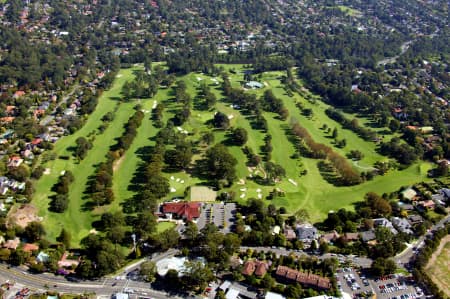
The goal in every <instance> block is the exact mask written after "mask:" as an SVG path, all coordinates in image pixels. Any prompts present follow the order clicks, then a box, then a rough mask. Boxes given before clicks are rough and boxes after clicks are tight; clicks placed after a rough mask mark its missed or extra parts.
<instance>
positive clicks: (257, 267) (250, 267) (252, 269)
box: [241, 260, 269, 277]
mask: <svg viewBox="0 0 450 299" xmlns="http://www.w3.org/2000/svg"><path fill="white" fill-rule="evenodd" d="M268 269H269V264H267V263H266V262H264V261H258V260H252V261H246V262H245V263H244V267H243V268H242V271H241V273H242V274H243V275H247V276H249V275H253V274H255V275H256V276H259V277H263V276H264V275H266V273H267V270H268Z"/></svg>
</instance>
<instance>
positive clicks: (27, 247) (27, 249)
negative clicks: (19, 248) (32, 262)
mask: <svg viewBox="0 0 450 299" xmlns="http://www.w3.org/2000/svg"><path fill="white" fill-rule="evenodd" d="M35 250H39V246H38V245H36V244H31V243H27V244H25V245H23V251H25V252H31V251H35Z"/></svg>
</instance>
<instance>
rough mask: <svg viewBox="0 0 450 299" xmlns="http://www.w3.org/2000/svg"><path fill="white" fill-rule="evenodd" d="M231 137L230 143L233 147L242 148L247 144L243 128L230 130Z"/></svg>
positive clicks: (246, 134) (246, 136)
mask: <svg viewBox="0 0 450 299" xmlns="http://www.w3.org/2000/svg"><path fill="white" fill-rule="evenodd" d="M231 135H232V136H231V139H232V142H233V144H235V145H238V146H243V145H244V144H245V143H246V142H247V139H248V133H247V130H245V129H244V128H241V127H239V128H236V129H234V130H232V131H231Z"/></svg>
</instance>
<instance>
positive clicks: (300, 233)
mask: <svg viewBox="0 0 450 299" xmlns="http://www.w3.org/2000/svg"><path fill="white" fill-rule="evenodd" d="M296 232H297V239H299V240H300V241H302V242H304V243H311V242H312V241H314V240H317V239H318V238H319V233H318V231H317V228H315V227H314V226H313V225H312V224H309V223H304V224H300V225H298V226H297V227H296Z"/></svg>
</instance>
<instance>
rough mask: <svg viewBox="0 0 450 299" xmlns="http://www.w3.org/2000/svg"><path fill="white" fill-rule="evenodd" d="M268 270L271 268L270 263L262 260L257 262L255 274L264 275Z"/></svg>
mask: <svg viewBox="0 0 450 299" xmlns="http://www.w3.org/2000/svg"><path fill="white" fill-rule="evenodd" d="M267 270H269V264H268V263H266V262H264V261H261V262H257V265H256V270H255V275H256V276H258V277H263V276H264V275H266V273H267Z"/></svg>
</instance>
